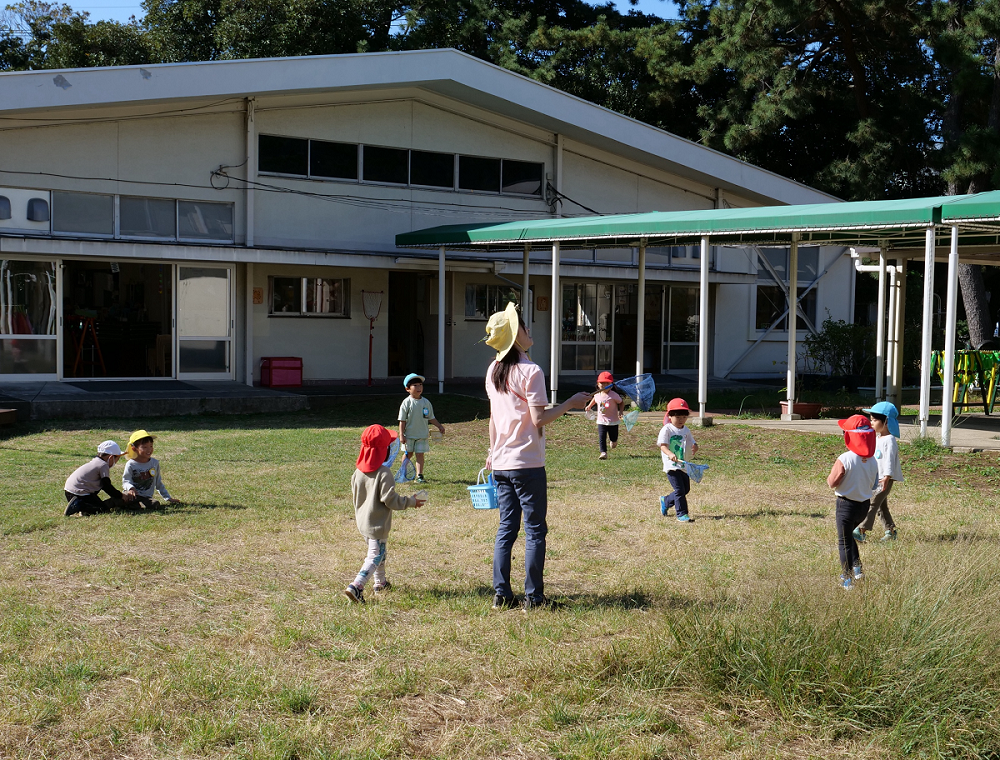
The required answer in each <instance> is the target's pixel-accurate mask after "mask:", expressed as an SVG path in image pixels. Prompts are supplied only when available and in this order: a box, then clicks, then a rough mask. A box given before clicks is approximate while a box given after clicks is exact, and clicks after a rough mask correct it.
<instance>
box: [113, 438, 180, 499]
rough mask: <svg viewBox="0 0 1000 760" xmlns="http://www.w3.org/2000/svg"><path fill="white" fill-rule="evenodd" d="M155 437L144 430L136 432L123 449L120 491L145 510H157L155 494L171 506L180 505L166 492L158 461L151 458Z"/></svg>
mask: <svg viewBox="0 0 1000 760" xmlns="http://www.w3.org/2000/svg"><path fill="white" fill-rule="evenodd" d="M154 440H156V436H155V435H152V434H151V433H147V432H146V431H145V430H136V431H135V432H134V433H132V435H131V436H129V439H128V446H126V447H125V456H126V457H128V460H129V461H128V462H127V463H126V464H125V472H123V473H122V491H124V492H125V496H126V497H131V499H133V500H135V501H136V502H138V503H139V504H140V505H142V506H143V507H144V508H146V509H159V508H160V502H158V501H155V500H154V498H153V497H154V496H156V492H157V491H159V492H160V495H161V496H163V498H164V499H166V500H167V501H169V502H170V503H171V504H180V501H179V500H178V499H175V498H174V497H173V496H171V495H170V494H169V493H168V492H167V487H166V486H165V485H163V478H162V477H161V472H160V461H159V460H158V459H154V458H153V441H154Z"/></svg>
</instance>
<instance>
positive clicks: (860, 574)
mask: <svg viewBox="0 0 1000 760" xmlns="http://www.w3.org/2000/svg"><path fill="white" fill-rule="evenodd" d="M852 572H853V573H854V580H856V581H860V580H861V579H862V578H864V577H865V571H864V570H863V569H862V567H861V565H860V564H857V565H855V566H854V568H853V570H852Z"/></svg>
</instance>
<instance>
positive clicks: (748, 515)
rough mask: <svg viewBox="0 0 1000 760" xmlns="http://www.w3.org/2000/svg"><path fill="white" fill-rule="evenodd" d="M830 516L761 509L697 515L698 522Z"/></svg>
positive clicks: (823, 513)
mask: <svg viewBox="0 0 1000 760" xmlns="http://www.w3.org/2000/svg"><path fill="white" fill-rule="evenodd" d="M828 516H829V515H828V514H827V513H826V512H796V511H793V510H778V509H760V510H757V511H756V512H743V513H738V514H733V513H732V512H727V513H726V514H724V515H704V514H698V513H696V514H695V519H697V520H716V521H718V520H757V519H759V518H761V517H809V518H812V519H814V520H822V519H823V518H825V517H828Z"/></svg>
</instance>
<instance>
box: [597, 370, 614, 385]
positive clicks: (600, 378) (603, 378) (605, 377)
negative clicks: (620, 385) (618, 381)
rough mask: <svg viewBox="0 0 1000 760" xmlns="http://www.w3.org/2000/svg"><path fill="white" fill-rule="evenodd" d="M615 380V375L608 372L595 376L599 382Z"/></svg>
mask: <svg viewBox="0 0 1000 760" xmlns="http://www.w3.org/2000/svg"><path fill="white" fill-rule="evenodd" d="M614 381H615V376H614V375H612V374H611V373H610V372H602V373H601V374H599V375H598V376H597V382H599V383H613V382H614Z"/></svg>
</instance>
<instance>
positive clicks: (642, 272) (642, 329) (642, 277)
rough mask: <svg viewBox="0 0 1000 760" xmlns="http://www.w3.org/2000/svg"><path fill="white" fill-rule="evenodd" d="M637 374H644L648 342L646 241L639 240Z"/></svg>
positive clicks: (636, 331) (636, 321)
mask: <svg viewBox="0 0 1000 760" xmlns="http://www.w3.org/2000/svg"><path fill="white" fill-rule="evenodd" d="M635 310H636V320H635V374H637V375H641V374H642V354H643V349H644V348H645V346H644V345H643V344H644V343H645V342H646V241H645V240H641V241H639V293H638V298H637V299H636V306H635Z"/></svg>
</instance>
